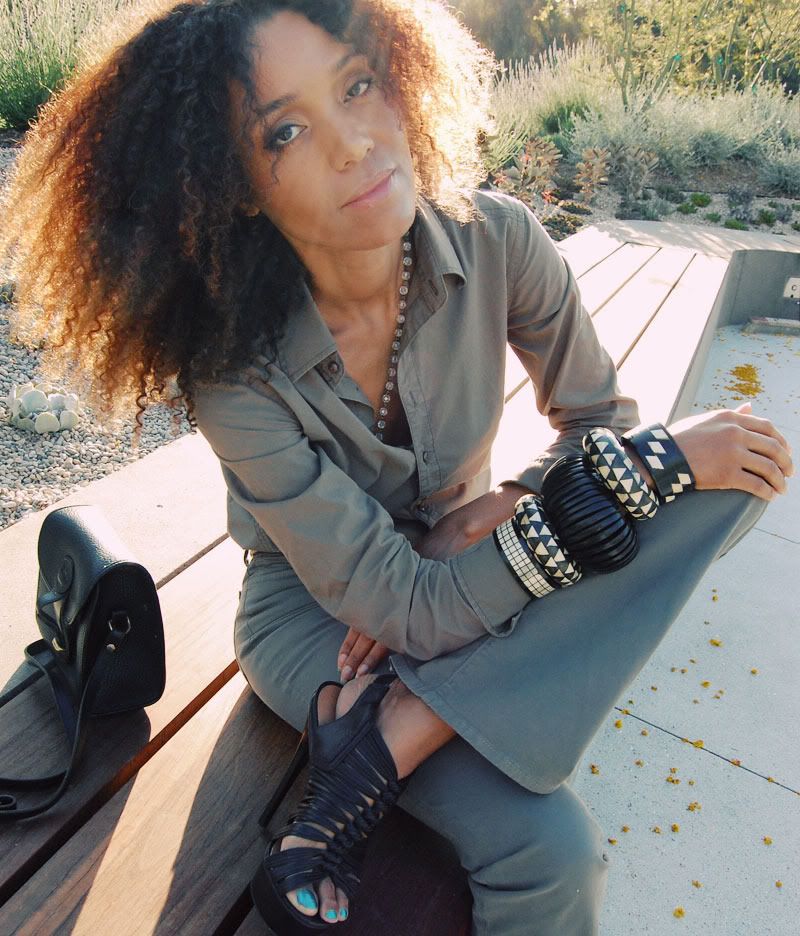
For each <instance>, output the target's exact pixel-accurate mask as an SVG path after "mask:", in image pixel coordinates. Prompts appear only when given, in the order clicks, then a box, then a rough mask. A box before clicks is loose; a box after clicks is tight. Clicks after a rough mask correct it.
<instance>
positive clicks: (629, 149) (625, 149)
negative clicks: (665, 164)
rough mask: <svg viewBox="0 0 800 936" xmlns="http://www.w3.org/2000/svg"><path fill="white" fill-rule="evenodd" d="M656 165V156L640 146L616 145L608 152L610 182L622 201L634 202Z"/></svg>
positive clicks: (637, 199)
mask: <svg viewBox="0 0 800 936" xmlns="http://www.w3.org/2000/svg"><path fill="white" fill-rule="evenodd" d="M657 165H658V156H656V154H655V153H651V152H649V151H648V150H645V149H644V148H643V147H641V146H624V145H620V144H618V145H616V146H614V147H612V149H611V154H610V169H611V184H612V185H613V186H614V188H616V189H617V191H618V192H620V194H621V195H622V198H623V201H627V202H635V201H639V200H640V199H641V197H642V191H643V190H644V187H645V185H646V183H647V180H648V179H649V177H650V174H651V173H652V172H653V170H654V169H655V168H656V166H657Z"/></svg>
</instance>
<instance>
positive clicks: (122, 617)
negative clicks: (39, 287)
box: [106, 611, 131, 653]
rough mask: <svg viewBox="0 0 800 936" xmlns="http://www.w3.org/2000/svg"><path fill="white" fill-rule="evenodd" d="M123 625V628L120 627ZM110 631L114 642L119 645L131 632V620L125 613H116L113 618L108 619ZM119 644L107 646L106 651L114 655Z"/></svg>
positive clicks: (112, 643)
mask: <svg viewBox="0 0 800 936" xmlns="http://www.w3.org/2000/svg"><path fill="white" fill-rule="evenodd" d="M120 625H122V626H120ZM108 629H109V630H110V631H111V636H112V637H113V638H114V640H116V641H117V643H119V642H120V641H122V640H124V639H125V637H126V636H127V635H128V634H129V633H130V631H131V619H130V618H129V617H128V615H127V614H126V613H125V612H124V611H114V612H113V613H112V615H111V617H110V618H109V619H108ZM117 643H114V642H113V641H112V642H111V643H107V644H106V650H108V651H109V652H111V653H113V652H114V651H115V650H116V649H117Z"/></svg>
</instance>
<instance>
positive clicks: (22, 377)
mask: <svg viewBox="0 0 800 936" xmlns="http://www.w3.org/2000/svg"><path fill="white" fill-rule="evenodd" d="M13 158H14V150H13V149H10V148H4V147H0V186H1V185H2V184H3V183H4V182H5V181H6V178H7V175H8V170H9V168H10V166H11V164H12V162H13ZM9 313H10V310H9V307H8V305H7V304H6V303H5V302H3V301H2V300H0V530H1V529H3V528H5V527H7V526H10V525H11V524H13V523H16V522H17V521H18V520H21V519H22V518H23V517H24V516H26V515H27V514H29V513H33V512H35V511H37V510H41V509H43V508H45V507H48V506H49V505H50V504H53V503H55V502H56V501H58V500H61V498H62V497H64V496H66V495H67V494H69V493H70V492H72V491H73V490H75V489H76V488H79V487H81V486H82V485H85V484H88V483H89V482H90V481H94V480H96V479H97V478H102V477H104V476H105V475H108V474H111V472H112V471H116V470H117V469H118V468H120V467H122V465H126V464H128V463H129V462H132V461H136V460H137V459H138V458H141V457H142V456H143V455H147V454H148V453H149V452H152V451H153V450H154V449H156V448H158V447H159V446H160V445H164V444H165V443H166V442H171V441H173V440H174V439H176V438H179V437H180V436H181V435H185V434H186V433H187V432H188V431H189V429H190V427H189V423H188V422H187V421H186V419H181V422H180V425H179V427H178V432H177V434H175V430H174V429H173V427H172V412H171V411H170V410H169V409H168V408H167V407H166V406H163V405H156V406H151V407H149V408H148V410H147V411H146V413H145V416H144V428H143V430H142V437H141V441H140V443H139V449H138V451H134V450H133V448H132V441H131V440H132V427H128V428H124V429H120V430H118V431H111V430H109V429H108V428H106V427H105V426H103V425H102V423H101V422H100V421H99V420H98V419H97V418H96V417H95V415H94V414H93V413H92V411H91V410H90V409H89V408H88V407H87V408H86V409H84V410H83V412H82V413H81V420H80V423H79V424H78V426H77V427H76V428H75V429H68V430H62V431H61V432H53V433H47V434H45V435H39V434H37V433H35V432H28V431H26V430H24V429H17V428H16V427H14V426H12V425H11V424H10V423H9V417H10V410H9V407H8V404H7V402H6V396H7V394H8V393H9V392H10V390H11V385H12V384H13V383H16V384H18V385H20V384H24V383H27V382H28V381H30V380H33V381H36V380H37V377H38V366H39V356H40V355H39V352H38V351H35V350H29V349H27V348H25V347H22V346H20V345H19V344H14V343H12V341H11V340H10V338H9ZM64 389H66V390H69V389H70V388H69V387H66V388H64Z"/></svg>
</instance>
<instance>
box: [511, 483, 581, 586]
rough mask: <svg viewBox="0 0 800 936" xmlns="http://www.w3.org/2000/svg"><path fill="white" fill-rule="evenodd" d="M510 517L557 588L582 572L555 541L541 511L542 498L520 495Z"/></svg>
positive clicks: (553, 532)
mask: <svg viewBox="0 0 800 936" xmlns="http://www.w3.org/2000/svg"><path fill="white" fill-rule="evenodd" d="M514 519H515V520H516V521H517V527H518V528H519V531H520V532H521V533H522V535H523V536H524V537H525V540H526V542H527V544H528V548H529V549H530V551H531V552H532V553H533V555H534V556H535V558H536V559H537V560H538V561H539V563H541V565H542V567H543V569H544V572H545V575H547V577H548V578H550V579H551V580H552V581H554V582H555V583H556V584H557V585H558V586H559V587H560V588H566V587H567V586H568V585H574V584H575V583H576V582H577V581H578V580H579V579H580V577H581V574H582V573H581V569H580V566H579V565H578V563H577V562H575V560H574V559H572V557H571V556H569V555H568V554H567V552H566V550H565V549H564V547H563V546H562V545H561V543H560V542H559V541H558V537H557V536H556V534H555V531H554V529H553V527H552V525H551V524H550V522H549V521H548V520H547V518H546V516H545V514H544V509H543V507H542V499H541V498H540V497H537V496H536V495H535V494H526V495H525V496H524V497H520V499H519V500H518V501H517V504H516V507H515V508H514Z"/></svg>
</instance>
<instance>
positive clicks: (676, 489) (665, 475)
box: [625, 423, 695, 504]
mask: <svg viewBox="0 0 800 936" xmlns="http://www.w3.org/2000/svg"><path fill="white" fill-rule="evenodd" d="M625 438H626V439H627V440H628V441H629V442H630V444H631V445H632V446H633V447H634V448H635V449H636V452H637V454H638V456H639V458H641V460H642V461H643V462H644V463H645V465H647V468H648V470H649V471H650V474H651V475H652V476H653V481H654V483H655V486H656V489H657V491H658V496H659V497H660V498H661V500H662V501H664V503H667V504H668V503H669V502H670V501H674V500H675V498H676V497H677V496H678V495H679V494H683V492H684V491H687V490H688V489H689V488H691V487H694V484H695V480H694V475H693V474H692V470H691V468H689V463H688V462H687V461H686V458H685V457H684V454H683V452H682V451H681V450H680V448H679V447H678V443H677V442H676V441H675V440H674V439H673V438H672V436H671V435H670V434H669V432H668V431H667V430H666V429H665V428H664V426H662V425H661V423H654V424H653V425H652V426H644V427H637V428H636V429H631V431H630V432H626V433H625Z"/></svg>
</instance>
